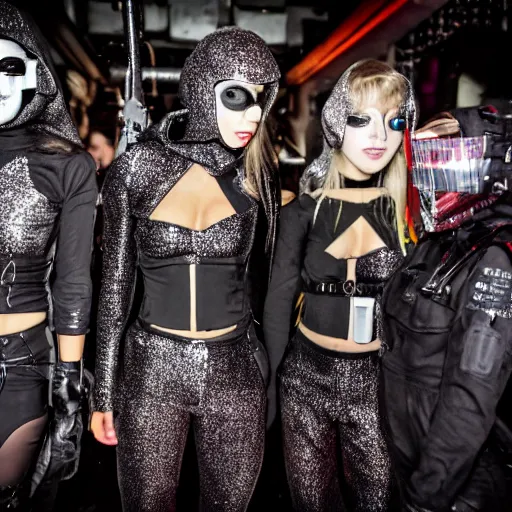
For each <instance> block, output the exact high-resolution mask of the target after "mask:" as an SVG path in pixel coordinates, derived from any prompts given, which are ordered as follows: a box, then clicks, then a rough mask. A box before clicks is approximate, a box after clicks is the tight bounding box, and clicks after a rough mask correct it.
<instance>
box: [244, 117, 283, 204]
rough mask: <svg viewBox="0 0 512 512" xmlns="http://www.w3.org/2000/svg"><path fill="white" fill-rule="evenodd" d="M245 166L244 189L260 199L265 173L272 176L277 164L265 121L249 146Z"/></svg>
mask: <svg viewBox="0 0 512 512" xmlns="http://www.w3.org/2000/svg"><path fill="white" fill-rule="evenodd" d="M244 166H245V180H244V183H243V186H244V189H245V191H246V192H247V193H248V194H249V195H251V196H252V197H254V198H255V199H258V200H259V199H261V198H260V191H261V190H263V186H262V181H263V180H264V175H267V176H268V177H270V176H272V175H273V174H274V169H275V166H276V165H275V152H274V147H273V145H272V142H271V140H270V135H269V133H268V128H267V126H266V124H265V123H264V122H263V123H261V124H260V126H259V127H258V130H257V131H256V134H255V135H254V137H253V139H252V140H251V142H250V144H249V146H248V147H247V151H246V152H245V157H244Z"/></svg>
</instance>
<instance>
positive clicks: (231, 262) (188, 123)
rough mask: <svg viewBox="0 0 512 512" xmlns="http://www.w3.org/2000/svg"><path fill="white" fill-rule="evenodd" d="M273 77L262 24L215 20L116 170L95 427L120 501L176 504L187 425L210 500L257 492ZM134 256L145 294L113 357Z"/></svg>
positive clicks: (224, 507)
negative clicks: (259, 300)
mask: <svg viewBox="0 0 512 512" xmlns="http://www.w3.org/2000/svg"><path fill="white" fill-rule="evenodd" d="M278 80H279V70H278V67H277V64H276V62H275V60H274V58H273V56H272V54H271V52H270V50H269V49H268V48H267V46H266V45H265V44H264V42H263V40H262V39H260V38H259V37H258V36H256V35H255V34H253V33H252V32H248V31H245V30H241V29H238V28H225V29H221V30H218V31H216V32H214V33H212V34H211V35H209V36H207V37H206V38H204V39H203V40H202V41H201V42H200V43H199V44H198V45H197V47H196V49H195V50H194V52H192V54H191V55H190V56H189V57H188V59H187V61H186V63H185V66H184V68H183V72H182V76H181V81H180V88H179V96H180V100H181V101H182V103H183V104H184V105H185V107H186V109H185V110H182V111H178V112H174V113H171V114H168V115H167V116H166V117H165V118H164V119H163V120H162V121H161V122H160V123H159V124H158V125H156V126H154V127H152V128H151V129H149V130H148V131H147V132H146V133H145V134H143V136H142V139H141V140H140V142H139V143H137V144H135V145H134V146H133V147H132V148H131V149H130V150H129V151H127V152H126V153H124V154H123V155H122V156H121V157H119V158H118V159H117V160H116V161H115V162H114V164H113V166H112V168H111V170H110V172H109V174H108V176H107V179H106V182H105V186H104V192H103V197H104V208H105V230H104V240H105V246H104V267H103V285H102V290H101V296H100V307H99V320H98V324H99V338H98V356H97V369H96V388H95V409H96V411H97V412H95V413H94V415H93V419H92V430H93V432H94V435H95V437H96V439H98V440H99V441H100V442H102V443H105V444H110V445H114V444H117V445H118V448H117V456H118V471H119V484H120V489H121V496H122V501H123V507H124V510H125V511H134V512H135V511H136V512H142V511H144V512H157V511H169V510H175V506H176V503H175V502H176V488H177V484H178V479H179V473H180V465H181V458H182V454H183V450H184V447H185V441H186V438H187V433H188V430H189V428H190V427H191V426H192V427H193V429H194V434H195V443H196V451H197V455H198V459H199V472H200V484H201V500H202V503H203V505H204V506H205V509H206V510H218V511H243V510H246V508H247V506H248V503H249V500H250V498H251V495H252V492H253V489H254V486H255V483H256V479H257V477H258V474H259V471H260V466H261V462H262V457H263V445H264V430H265V408H266V395H265V380H266V378H267V376H268V366H267V361H266V356H265V352H264V349H263V347H262V345H261V344H260V343H259V342H258V339H257V337H256V335H255V332H254V326H253V318H252V313H253V310H254V307H253V306H252V304H251V298H252V289H253V288H254V287H253V286H249V285H250V283H249V280H248V274H249V268H250V267H251V265H250V264H251V263H253V262H254V261H253V260H254V259H255V258H254V256H255V254H258V255H257V259H256V263H261V262H262V261H263V259H262V258H263V256H264V255H265V254H266V257H267V258H266V260H265V261H269V260H270V258H271V254H272V250H273V240H274V232H275V225H276V212H277V204H278V199H279V198H278V194H277V190H276V188H275V186H274V185H273V171H272V166H271V162H272V159H271V153H270V152H269V151H268V150H267V146H266V143H265V124H264V121H265V118H266V116H267V114H268V111H269V109H270V107H271V105H272V102H273V100H274V98H275V95H276V92H277V87H278ZM269 156H270V158H269ZM260 209H261V210H262V211H264V213H266V216H265V215H262V216H261V217H260V216H259V215H258V213H259V210H260ZM258 231H261V232H262V233H263V236H262V237H261V239H262V240H261V242H262V243H261V247H262V248H263V249H262V251H261V254H259V253H256V250H257V249H259V247H260V246H256V245H255V238H256V240H258V238H259V237H258V235H257V233H258ZM265 241H266V243H265ZM137 265H138V267H139V268H140V270H141V273H142V276H143V279H144V298H143V303H142V306H141V308H140V311H139V315H138V319H137V321H136V322H135V323H133V324H132V325H131V326H130V327H129V329H128V332H127V334H126V339H125V341H124V343H123V352H124V357H123V364H122V365H120V362H119V352H120V347H121V340H122V335H123V330H124V327H125V325H126V321H127V319H128V314H129V311H130V305H131V300H132V294H133V289H134V285H135V275H136V269H137ZM264 274H265V272H264V273H263V274H259V275H258V276H257V277H258V278H259V279H265V277H264ZM121 368H122V372H121V371H120V370H121ZM114 392H115V393H114ZM113 411H117V412H118V413H119V415H118V420H117V422H116V425H115V428H114V425H113Z"/></svg>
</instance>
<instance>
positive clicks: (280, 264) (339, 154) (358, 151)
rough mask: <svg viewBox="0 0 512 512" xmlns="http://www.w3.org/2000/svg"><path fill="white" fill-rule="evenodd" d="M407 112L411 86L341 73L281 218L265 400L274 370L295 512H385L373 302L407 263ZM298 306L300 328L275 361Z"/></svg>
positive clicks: (268, 309) (373, 69)
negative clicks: (311, 155)
mask: <svg viewBox="0 0 512 512" xmlns="http://www.w3.org/2000/svg"><path fill="white" fill-rule="evenodd" d="M413 105H414V103H413V99H412V93H411V90H410V86H409V83H408V81H407V80H406V79H405V78H404V77H403V76H402V75H400V74H399V73H397V72H396V71H394V70H393V69H392V68H390V67H389V66H388V65H386V64H384V63H381V62H378V61H374V60H368V61H361V62H358V63H356V64H354V65H353V66H352V67H350V68H349V69H348V71H346V72H345V74H344V75H343V76H342V77H341V78H340V80H339V81H338V83H337V84H336V86H335V87H334V90H333V92H332V94H331V96H330V97H329V99H328V100H327V102H326V104H325V107H324V109H323V112H322V126H323V131H324V137H325V149H324V152H323V154H322V155H321V156H320V157H319V158H318V159H317V160H315V161H314V162H313V163H312V164H311V166H310V167H309V168H308V169H306V171H305V173H304V176H303V178H302V180H301V186H302V191H301V192H302V193H301V194H300V196H299V198H298V199H296V200H295V201H293V202H292V203H290V204H289V205H288V206H286V207H284V208H283V212H282V216H281V226H280V233H279V238H278V242H277V247H276V256H275V262H274V268H273V270H272V280H271V283H270V288H269V292H268V295H267V299H266V303H265V313H264V323H263V328H264V332H265V340H266V343H267V347H268V350H269V354H270V361H271V368H272V380H271V383H272V384H271V389H272V388H275V375H276V370H277V369H278V368H280V382H279V384H280V390H279V391H280V406H281V419H282V428H283V440H284V453H285V463H286V470H287V476H288V483H289V485H290V489H291V496H292V501H293V505H294V509H295V510H297V511H305V510H307V511H308V512H316V511H318V512H321V511H327V510H349V511H360V512H367V511H370V510H371V511H385V510H389V507H390V497H391V481H392V479H391V470H390V462H389V457H388V453H387V450H386V446H385V442H384V437H383V434H382V431H381V428H380V416H379V407H378V396H377V395H378V393H377V391H378V374H379V353H380V352H381V351H382V348H383V346H384V340H383V333H382V329H381V318H380V299H381V294H382V289H383V285H384V283H385V281H386V280H387V279H388V278H389V276H390V275H391V274H392V273H393V272H394V270H395V269H396V268H397V266H398V265H399V264H400V262H401V261H402V259H403V254H404V252H405V247H404V237H403V235H402V233H403V231H404V217H405V196H406V183H407V168H406V162H405V157H404V153H403V150H402V146H403V139H404V131H405V130H406V128H407V127H409V126H412V125H413V117H414V116H413V113H414V108H413ZM297 303H298V305H299V313H298V319H297V325H298V328H297V331H296V333H295V335H294V336H293V338H292V340H291V341H290V343H289V347H288V350H287V353H286V355H285V356H284V357H283V355H284V352H285V347H286V346H287V344H288V341H289V336H290V324H291V317H292V312H293V306H294V304H297ZM282 360H283V362H282V365H281V361H282ZM271 416H272V415H271ZM337 443H339V446H340V447H341V460H339V459H338V456H337ZM339 468H343V469H342V471H341V473H340V472H339ZM340 479H341V481H340ZM340 487H341V488H343V491H342V492H340ZM343 506H344V507H345V508H343Z"/></svg>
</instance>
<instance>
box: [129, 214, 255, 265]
mask: <svg viewBox="0 0 512 512" xmlns="http://www.w3.org/2000/svg"><path fill="white" fill-rule="evenodd" d="M256 214H257V206H256V205H255V204H254V205H253V206H252V207H251V208H249V209H248V210H246V211H245V212H242V213H239V214H235V215H232V216H230V217H226V218H225V219H222V220H220V221H219V222H216V223H215V224H213V225H212V226H209V227H208V228H206V229H204V230H202V231H196V230H194V229H188V228H184V227H182V226H176V225H174V224H169V223H166V222H160V221H152V220H149V219H144V220H141V221H139V222H138V223H137V229H136V232H135V237H136V240H137V243H138V247H139V250H140V251H141V252H142V253H144V255H145V256H148V257H150V258H171V257H173V258H183V260H184V261H185V262H186V263H188V264H194V263H195V264H200V263H201V261H203V260H204V259H212V258H215V259H216V258H231V257H239V258H243V259H247V258H248V257H249V253H250V251H251V249H252V242H253V238H254V230H255V227H256Z"/></svg>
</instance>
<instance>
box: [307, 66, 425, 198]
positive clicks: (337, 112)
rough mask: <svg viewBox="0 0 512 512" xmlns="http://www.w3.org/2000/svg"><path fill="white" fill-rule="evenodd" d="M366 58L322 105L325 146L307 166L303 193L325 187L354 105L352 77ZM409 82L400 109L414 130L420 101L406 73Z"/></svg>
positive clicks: (335, 87) (349, 70)
mask: <svg viewBox="0 0 512 512" xmlns="http://www.w3.org/2000/svg"><path fill="white" fill-rule="evenodd" d="M365 62H366V60H361V61H358V62H356V63H354V64H352V66H350V67H349V68H348V69H347V70H346V71H345V72H344V73H343V75H341V77H340V79H339V80H338V82H337V83H336V85H335V86H334V88H333V90H332V92H331V94H330V96H329V98H328V99H327V101H326V102H325V105H324V107H323V109H322V130H323V134H324V148H323V151H322V153H321V155H320V156H319V157H318V158H317V159H315V160H313V162H311V164H310V165H309V166H308V167H307V168H306V170H305V171H304V173H303V174H302V177H301V179H300V191H301V193H310V192H313V191H314V190H316V189H317V188H321V187H322V186H323V182H324V180H325V176H326V175H327V172H328V170H329V167H330V165H331V160H332V153H333V151H335V150H338V149H340V148H341V146H342V144H343V136H344V134H345V126H346V124H347V117H348V116H349V115H350V114H351V113H353V106H352V104H351V100H350V87H349V78H350V74H351V73H352V72H353V71H354V70H355V69H356V68H357V67H358V66H360V65H362V64H364V63H365ZM403 79H404V82H405V83H406V85H407V94H406V97H405V98H404V103H403V105H401V107H400V110H401V111H402V112H403V113H404V115H405V118H406V121H407V127H408V129H409V130H410V131H411V132H412V130H413V129H414V127H415V126H416V103H415V99H414V90H413V88H412V85H411V83H410V82H409V80H407V78H406V77H405V76H404V77H403Z"/></svg>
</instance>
